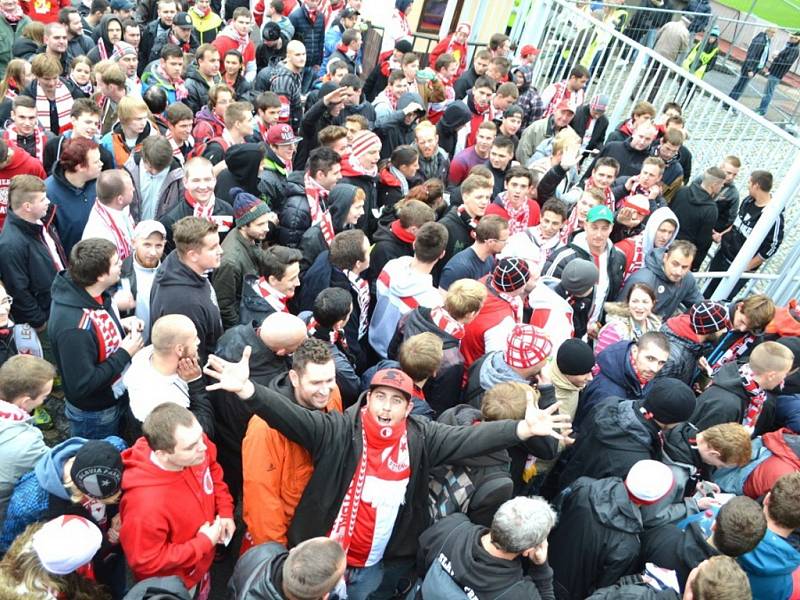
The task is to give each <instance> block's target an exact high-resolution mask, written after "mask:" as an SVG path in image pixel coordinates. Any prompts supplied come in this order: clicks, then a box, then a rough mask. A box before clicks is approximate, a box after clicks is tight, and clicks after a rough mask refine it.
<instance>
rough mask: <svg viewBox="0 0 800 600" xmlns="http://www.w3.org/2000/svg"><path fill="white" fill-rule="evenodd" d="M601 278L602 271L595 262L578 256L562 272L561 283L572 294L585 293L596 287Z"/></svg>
mask: <svg viewBox="0 0 800 600" xmlns="http://www.w3.org/2000/svg"><path fill="white" fill-rule="evenodd" d="M599 278H600V272H599V271H598V270H597V267H596V266H595V264H594V263H593V262H591V261H588V260H583V259H580V258H576V259H573V260H571V261H569V262H568V263H567V266H566V267H564V270H563V271H562V272H561V285H562V286H563V287H564V289H565V290H567V291H568V292H569V293H570V294H573V295H575V294H583V293H584V292H586V291H587V290H589V289H590V288H592V287H594V285H595V284H596V283H597V281H598V279H599Z"/></svg>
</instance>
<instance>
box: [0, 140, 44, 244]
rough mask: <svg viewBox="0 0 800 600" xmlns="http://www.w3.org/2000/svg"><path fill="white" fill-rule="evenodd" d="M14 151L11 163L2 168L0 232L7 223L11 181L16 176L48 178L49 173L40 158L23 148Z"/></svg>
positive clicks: (0, 176) (0, 182)
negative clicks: (45, 170)
mask: <svg viewBox="0 0 800 600" xmlns="http://www.w3.org/2000/svg"><path fill="white" fill-rule="evenodd" d="M10 148H11V149H13V152H14V154H13V156H12V157H11V161H10V162H9V163H8V164H7V165H6V166H5V167H2V168H0V230H2V229H3V224H4V223H5V222H6V214H7V213H8V186H9V185H11V180H12V179H13V178H14V176H15V175H36V176H37V177H39V178H41V179H46V178H47V173H45V172H44V167H42V163H40V162H39V159H38V158H34V157H33V156H31V155H30V154H28V153H27V152H25V150H23V149H22V148H18V147H17V146H13V145H12V146H10Z"/></svg>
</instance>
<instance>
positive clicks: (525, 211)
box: [501, 192, 531, 235]
mask: <svg viewBox="0 0 800 600" xmlns="http://www.w3.org/2000/svg"><path fill="white" fill-rule="evenodd" d="M505 194H506V192H503V194H501V195H502V196H503V197H502V198H501V201H502V202H503V208H505V209H506V212H507V213H508V235H514V234H515V233H522V232H524V231H526V230H527V229H528V222H529V221H530V218H531V206H530V204H528V200H527V199H523V200H522V204H521V205H520V206H518V207H516V208H514V207H513V206H511V202H509V201H508V199H507V198H506V196H505Z"/></svg>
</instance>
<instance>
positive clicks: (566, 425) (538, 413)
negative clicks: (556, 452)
mask: <svg viewBox="0 0 800 600" xmlns="http://www.w3.org/2000/svg"><path fill="white" fill-rule="evenodd" d="M559 406H561V403H560V402H556V403H555V404H552V405H550V406H548V407H547V408H545V409H540V408H538V407H537V406H536V402H534V400H533V392H528V406H527V408H526V409H525V420H524V421H520V422H519V424H518V425H517V436H519V438H520V439H521V440H527V439H528V438H532V437H535V436H540V437H544V436H549V437H554V438H556V439H557V440H563V439H564V437H565V436H564V435H562V433H560V432H562V431H569V430H570V428H571V427H572V423H571V419H570V417H569V415H561V414H555V413H556V411H558V408H559Z"/></svg>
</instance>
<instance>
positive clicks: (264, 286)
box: [253, 277, 289, 313]
mask: <svg viewBox="0 0 800 600" xmlns="http://www.w3.org/2000/svg"><path fill="white" fill-rule="evenodd" d="M253 290H254V291H255V293H256V294H258V295H259V296H260V297H261V298H262V299H263V300H264V301H265V302H266V303H267V304H269V305H270V306H271V307H272V308H273V309H275V312H285V313H288V312H289V308H288V307H287V306H286V301H287V300H288V299H289V298H288V297H287V296H286V294H281V293H280V292H279V291H278V290H276V289H275V288H274V287H272V286H271V285H270V284H269V283H267V280H266V278H264V277H259V278H258V280H257V281H256V282H255V283H254V284H253Z"/></svg>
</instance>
